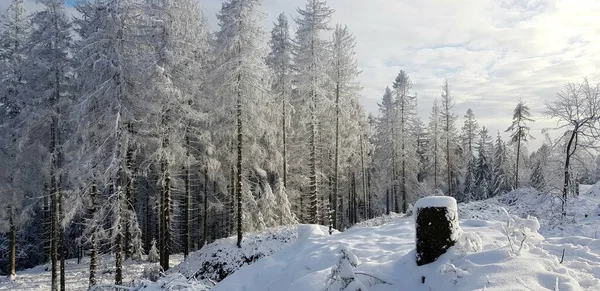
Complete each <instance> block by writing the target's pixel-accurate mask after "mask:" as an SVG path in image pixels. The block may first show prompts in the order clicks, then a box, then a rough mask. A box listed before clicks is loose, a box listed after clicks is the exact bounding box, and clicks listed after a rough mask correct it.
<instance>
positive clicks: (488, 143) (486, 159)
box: [475, 126, 493, 199]
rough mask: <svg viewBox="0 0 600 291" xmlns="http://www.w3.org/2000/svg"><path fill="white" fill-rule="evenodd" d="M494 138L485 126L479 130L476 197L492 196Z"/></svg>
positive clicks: (485, 197)
mask: <svg viewBox="0 0 600 291" xmlns="http://www.w3.org/2000/svg"><path fill="white" fill-rule="evenodd" d="M491 148H492V140H491V137H490V135H489V131H488V130H487V128H486V127H485V126H484V127H482V129H481V131H480V132H479V142H478V143H477V148H476V149H477V153H478V154H477V162H476V170H475V184H476V185H477V190H476V194H475V198H476V199H487V198H488V197H490V195H491V193H492V191H493V189H492V186H493V185H492V181H491V180H492V159H491Z"/></svg>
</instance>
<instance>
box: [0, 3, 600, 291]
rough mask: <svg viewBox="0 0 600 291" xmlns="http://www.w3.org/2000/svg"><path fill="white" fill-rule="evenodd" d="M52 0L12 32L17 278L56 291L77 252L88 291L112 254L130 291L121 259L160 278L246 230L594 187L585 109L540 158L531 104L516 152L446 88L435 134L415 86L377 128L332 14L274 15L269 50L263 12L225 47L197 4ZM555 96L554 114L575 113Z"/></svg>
mask: <svg viewBox="0 0 600 291" xmlns="http://www.w3.org/2000/svg"><path fill="white" fill-rule="evenodd" d="M40 3H41V4H42V5H43V7H44V8H43V9H42V10H41V11H38V12H35V13H33V14H31V15H30V14H28V12H27V11H26V10H25V8H24V4H23V0H13V1H12V4H11V5H10V7H9V9H8V11H7V12H6V13H5V14H4V15H3V18H2V20H1V26H0V67H1V70H0V71H1V72H2V74H1V75H0V77H1V78H0V90H1V91H0V98H1V106H0V109H1V114H0V125H1V130H2V131H1V133H0V159H1V160H2V168H1V169H0V178H1V179H2V180H1V182H0V195H1V197H2V202H5V205H6V207H5V208H3V209H1V210H0V215H1V217H2V218H3V219H2V222H3V223H2V224H1V225H0V226H1V227H2V230H3V231H6V233H7V235H6V236H0V239H1V241H0V248H3V252H2V253H3V254H7V255H5V257H0V259H1V260H3V262H6V264H5V263H2V268H3V271H5V272H7V273H8V274H9V275H11V276H14V275H15V274H16V266H17V265H18V266H19V268H25V267H29V266H34V265H37V264H40V263H44V262H50V269H51V272H52V289H53V290H58V289H62V290H64V289H65V282H64V260H65V259H68V258H74V257H79V258H81V257H82V256H83V255H84V253H85V255H89V256H90V278H89V282H90V286H93V285H95V284H97V283H98V282H97V278H96V272H97V271H98V270H97V268H98V257H99V255H100V254H102V253H113V254H114V255H115V258H116V271H115V284H122V280H123V278H122V263H123V260H127V259H135V260H141V259H150V260H154V259H156V260H158V262H159V263H160V265H161V267H162V268H163V270H167V269H168V268H169V255H170V254H173V253H179V252H182V253H184V255H185V256H187V255H188V254H189V253H190V252H191V251H194V250H197V249H200V248H201V247H202V246H203V245H205V244H207V243H209V242H211V241H213V240H215V239H218V238H222V237H228V236H231V235H236V236H237V244H238V246H241V245H242V244H243V234H244V233H246V232H251V231H257V230H261V229H265V228H268V227H273V226H278V225H288V224H295V223H299V222H300V223H317V224H322V225H328V226H329V227H330V230H333V229H334V228H335V229H339V230H344V229H346V228H348V227H350V226H352V225H353V224H355V223H357V222H359V221H362V220H365V219H368V218H372V217H375V216H378V215H381V214H384V213H389V212H391V211H394V212H407V211H408V210H409V208H410V205H411V203H413V202H414V201H416V199H418V198H419V197H421V196H424V195H431V194H434V193H444V194H446V195H450V196H454V197H456V198H457V199H459V200H460V201H469V200H474V199H485V198H488V197H492V196H495V195H499V194H502V193H505V192H507V191H510V190H511V189H513V188H515V187H520V186H532V187H536V188H538V189H540V190H544V191H550V190H553V189H552V187H553V186H552V185H555V184H557V183H555V182H553V181H555V180H557V177H560V176H561V175H565V177H566V178H565V180H564V181H565V182H564V183H562V182H561V185H562V186H564V187H562V186H561V187H562V189H567V188H568V189H573V187H574V186H573V185H576V184H577V183H576V182H578V181H582V180H585V179H588V180H592V179H593V178H592V176H593V173H591V172H585V171H584V170H583V169H590V167H589V166H587V165H585V164H584V163H582V162H581V161H584V160H585V159H577V158H573V157H578V155H583V154H585V153H587V152H588V151H585V153H584V151H582V149H585V148H587V149H589V148H591V147H589V145H591V143H586V144H585V145H584V144H582V141H583V140H584V139H589V137H590V136H592V134H591V133H590V132H591V131H590V129H591V128H593V125H595V124H596V122H597V116H598V115H593V113H592V111H593V110H588V111H587V112H588V113H589V114H591V115H589V114H588V115H585V116H584V117H580V119H576V118H574V117H573V118H571V117H565V118H563V119H564V120H565V122H566V123H567V124H566V126H567V127H568V128H567V133H572V134H571V135H570V136H575V137H577V138H575V137H573V138H571V139H570V140H571V142H570V143H568V140H567V142H564V139H559V140H551V139H550V138H547V142H546V144H545V145H544V146H542V148H541V149H539V150H538V151H536V152H534V153H532V154H531V155H529V153H528V151H527V148H526V146H525V145H526V143H527V141H528V139H530V136H529V124H530V123H531V122H533V120H532V118H531V114H530V110H529V108H528V107H527V105H526V104H525V103H524V102H520V103H519V104H518V105H517V107H516V109H515V112H514V117H513V123H512V125H510V127H508V125H507V131H508V132H510V134H511V139H510V141H509V142H508V143H506V142H505V141H503V140H502V138H501V137H500V133H497V134H496V137H495V138H493V137H492V136H493V135H494V133H490V132H489V131H488V130H487V129H486V128H485V127H480V126H479V124H478V122H477V121H476V118H475V113H474V112H473V111H471V110H469V111H467V113H466V115H465V118H464V124H463V125H462V127H461V128H459V127H460V125H459V124H458V118H457V116H456V114H455V112H454V108H453V107H454V99H453V94H452V91H451V87H450V85H449V84H448V82H445V83H444V84H443V86H442V95H441V98H440V99H439V100H436V102H435V103H434V106H433V108H432V109H431V114H430V118H429V120H428V121H427V123H425V122H424V121H422V120H421V119H420V118H419V116H418V115H417V95H416V93H414V92H412V82H411V80H410V78H409V76H408V74H407V73H406V72H404V71H401V72H400V73H399V74H398V76H397V77H396V79H395V80H394V82H393V84H392V87H391V88H387V89H386V90H385V93H384V96H383V98H382V101H381V103H380V112H379V116H378V117H373V116H370V115H367V113H366V112H365V110H364V108H363V107H362V105H361V104H360V102H359V96H360V84H359V82H358V77H359V73H360V71H359V69H358V66H357V60H356V57H355V52H354V49H355V45H356V41H355V39H354V37H353V35H352V34H351V32H350V31H349V29H348V28H347V27H346V26H343V25H331V24H330V22H331V17H332V14H333V13H334V11H333V10H332V9H331V8H329V7H328V6H327V4H326V2H325V1H317V0H309V1H307V4H306V6H305V7H304V8H298V9H297V11H296V15H294V17H293V20H294V21H295V23H296V25H295V26H296V27H297V30H296V31H295V32H291V31H290V24H289V21H288V19H287V17H286V16H285V15H284V14H281V15H280V16H279V17H278V18H277V20H276V22H275V23H274V25H273V29H272V30H271V33H270V36H269V35H268V34H267V33H265V32H264V28H263V27H262V23H263V17H264V15H263V13H262V12H261V1H259V0H228V1H225V2H224V3H223V5H222V9H221V11H220V12H219V13H218V15H217V18H218V22H219V28H218V29H217V31H216V32H214V33H213V32H211V31H210V30H209V28H208V25H207V21H206V18H205V17H204V16H203V14H202V11H201V10H200V9H199V7H198V6H197V3H196V1H195V0H177V1H175V0H84V1H79V3H78V4H77V5H76V6H75V8H76V9H77V11H78V16H77V17H75V18H72V17H71V16H69V15H68V14H67V12H66V7H65V6H64V3H63V1H62V0H40ZM585 84H587V85H588V89H589V88H596V89H595V90H596V91H598V90H597V88H598V86H596V87H593V86H590V85H589V84H588V83H587V81H586V82H584V83H582V84H579V85H581V86H580V87H576V86H575V84H572V85H573V87H572V88H571V89H572V90H576V89H577V88H579V89H577V90H579V91H573V92H571V91H568V92H567V91H564V92H562V93H564V94H563V95H564V96H566V97H565V98H571V97H569V96H575V95H577V94H580V95H581V96H584V97H585V96H587V97H585V98H587V99H586V100H592V99H593V96H595V95H593V94H592V93H593V92H594V91H593V90H591V91H590V90H588V91H585V90H583V89H582V88H584V87H583V86H584V85H585ZM568 88H570V87H567V89H568ZM567 89H565V90H567ZM590 92H591V93H590ZM574 94H575V95H574ZM586 94H587V95H586ZM559 96H561V93H559ZM584 97H582V99H583V98H584ZM559 101H560V99H557V103H556V105H555V106H554V107H551V104H549V106H548V108H549V112H550V111H551V110H550V108H554V109H555V110H554V111H553V112H555V116H558V117H561V116H562V115H561V114H562V113H563V112H567V111H568V112H572V111H573V110H568V109H569V108H570V107H567V106H566V105H564V104H563V103H561V102H559ZM573 104H575V103H573ZM576 104H578V106H583V105H581V104H583V103H582V102H579V103H576ZM586 104H588V103H586ZM598 108H600V106H599V107H598ZM582 112H583V110H582ZM549 114H550V113H549ZM561 118H562V117H561ZM586 118H587V119H586ZM572 120H578V123H569V122H571V121H572ZM582 123H583V125H582ZM570 125H573V127H570ZM565 136H569V135H567V134H566V135H565ZM573 140H575V142H574V143H573ZM590 140H591V139H590ZM563 144H565V145H566V144H569V145H570V150H569V151H566V152H568V153H570V154H569V155H565V154H564V151H563V147H562V145H563ZM573 145H575V147H573ZM578 145H579V147H578ZM565 156H566V159H564V158H565ZM588 160H589V159H588ZM565 161H566V163H565ZM569 161H571V163H570V162H569ZM552 163H556V165H559V164H560V165H561V166H562V165H565V166H564V168H563V169H562V170H560V171H559V172H560V173H558V174H557V173H553V172H551V171H550V170H549V169H555V168H557V167H554V166H552V165H551V164H552ZM558 168H560V167H558ZM564 169H567V171H564ZM565 172H566V174H565ZM573 173H578V174H577V175H575V174H573ZM565 191H566V190H565ZM565 195H566V194H565ZM564 197H565V198H564V200H565V201H566V196H564ZM4 250H6V251H4ZM146 254H148V256H146ZM17 261H18V264H17Z"/></svg>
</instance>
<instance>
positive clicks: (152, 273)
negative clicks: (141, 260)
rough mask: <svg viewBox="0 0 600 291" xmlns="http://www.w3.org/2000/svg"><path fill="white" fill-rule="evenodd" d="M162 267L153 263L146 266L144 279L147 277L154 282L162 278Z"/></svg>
mask: <svg viewBox="0 0 600 291" xmlns="http://www.w3.org/2000/svg"><path fill="white" fill-rule="evenodd" d="M160 272H161V268H160V265H158V264H151V265H148V266H146V267H145V268H144V273H143V274H142V279H147V280H150V281H152V282H156V281H157V280H158V278H160Z"/></svg>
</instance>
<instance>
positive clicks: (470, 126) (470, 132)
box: [461, 108, 479, 159]
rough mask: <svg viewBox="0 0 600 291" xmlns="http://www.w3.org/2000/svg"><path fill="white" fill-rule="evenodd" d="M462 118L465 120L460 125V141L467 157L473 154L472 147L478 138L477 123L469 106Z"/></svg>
mask: <svg viewBox="0 0 600 291" xmlns="http://www.w3.org/2000/svg"><path fill="white" fill-rule="evenodd" d="M464 118H465V122H464V125H463V127H462V132H461V141H462V148H463V152H464V154H465V156H466V157H467V159H468V158H470V157H472V156H473V155H474V152H473V148H474V145H475V143H476V142H477V139H478V138H477V136H478V133H479V123H477V120H476V119H475V114H474V113H473V110H471V108H469V109H467V113H466V114H465V116H464Z"/></svg>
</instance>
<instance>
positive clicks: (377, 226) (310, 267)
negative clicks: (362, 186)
mask: <svg viewBox="0 0 600 291" xmlns="http://www.w3.org/2000/svg"><path fill="white" fill-rule="evenodd" d="M581 193H582V195H581V196H580V197H576V198H572V199H571V200H570V202H569V211H568V216H567V218H565V219H561V218H560V215H559V212H557V211H555V210H556V209H557V208H558V207H560V204H559V203H558V202H559V201H558V200H557V199H554V198H553V197H550V196H547V195H542V194H539V193H538V192H536V191H534V190H530V189H520V190H517V191H513V192H511V193H508V194H506V195H502V196H500V197H495V198H492V199H488V200H485V201H478V202H472V203H467V204H460V205H459V213H460V214H459V216H460V218H461V220H460V226H461V229H462V234H461V236H460V240H459V242H458V243H457V245H455V246H454V247H452V248H451V249H450V251H449V252H448V253H446V254H445V255H443V256H442V257H440V258H439V259H438V260H437V261H436V262H434V263H432V264H429V265H425V266H421V267H417V266H416V263H415V253H414V233H415V230H414V228H415V227H414V221H413V218H412V217H405V216H404V215H397V214H392V215H390V216H384V217H379V218H375V219H372V220H369V221H365V222H362V223H360V224H357V225H356V226H354V227H353V228H351V229H349V230H347V231H345V232H343V233H334V234H333V235H328V233H327V229H326V228H325V227H322V226H316V225H300V226H290V227H280V228H274V229H270V230H268V231H265V232H261V233H257V234H254V235H251V236H248V237H246V238H245V239H244V244H243V245H244V247H243V248H242V249H238V248H237V247H236V246H235V240H234V238H226V239H221V240H218V241H216V242H214V243H211V244H209V245H207V246H205V247H204V248H203V249H202V250H200V251H197V252H195V253H193V254H191V255H190V256H189V257H188V259H187V260H186V261H184V262H182V263H181V264H180V265H178V266H176V267H174V268H172V269H171V270H169V272H168V273H167V274H166V275H165V276H163V277H161V278H160V279H159V280H158V281H157V282H151V281H149V280H147V279H143V278H142V277H143V270H144V269H145V268H147V267H148V264H139V265H134V264H131V262H130V265H129V267H128V268H126V270H127V272H128V273H127V277H128V278H129V281H130V280H131V279H133V278H136V277H138V278H140V279H138V280H135V282H134V284H133V285H131V287H132V288H133V289H132V290H209V289H211V288H212V289H211V290H215V291H220V290H225V291H235V290H257V291H266V290H277V291H279V290H319V291H325V290H328V291H337V290H355V289H352V288H353V287H356V286H361V285H362V286H365V287H366V289H368V290H381V291H383V290H415V291H420V290H423V291H429V290H561V291H563V290H598V286H600V240H597V239H595V237H596V236H597V229H598V227H599V225H600V216H599V214H600V212H599V205H600V184H598V185H594V186H586V187H582V191H581ZM505 210H506V211H505ZM527 215H532V216H535V217H538V218H539V219H535V218H530V219H527ZM507 221H509V222H510V224H508V225H507ZM509 238H510V239H509ZM523 239H524V240H523ZM521 241H523V243H522V244H521ZM563 251H564V258H563ZM342 254H344V255H343V257H344V258H346V260H347V261H348V262H350V263H351V264H349V265H348V264H347V265H345V266H346V267H347V266H351V267H348V268H346V269H345V271H344V272H345V273H343V276H346V277H350V278H354V281H355V282H356V284H348V288H350V289H348V288H346V289H342V288H341V287H340V286H344V285H345V284H342V283H340V282H339V278H340V275H339V274H340V273H337V274H338V275H337V276H333V277H334V278H333V279H332V276H331V275H332V270H338V271H339V270H341V269H340V266H341V264H340V262H341V261H343V260H344V259H341V258H340V257H341V256H342ZM177 258H178V257H177ZM106 259H107V260H106V261H103V265H104V266H103V268H102V269H104V270H105V272H106V273H104V275H103V276H104V277H106V279H105V280H104V281H105V282H110V277H111V276H112V274H111V273H110V269H111V264H112V262H111V261H110V259H111V257H106ZM561 260H562V263H561ZM352 265H354V266H352ZM86 267H87V261H84V263H83V264H82V265H76V264H75V263H74V262H70V263H69V264H68V265H67V270H68V271H67V274H68V282H69V283H70V286H72V288H70V290H85V287H86V286H87V273H86ZM48 276H49V273H48V272H44V266H40V267H37V268H34V269H30V270H26V271H24V272H22V273H20V274H19V276H18V278H17V281H15V282H13V283H9V282H6V281H4V282H0V290H46V289H47V287H48V286H49V285H48V284H49V277H48ZM223 278H224V280H223V281H221V282H219V281H220V280H222V279H223ZM215 284H216V285H215Z"/></svg>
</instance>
